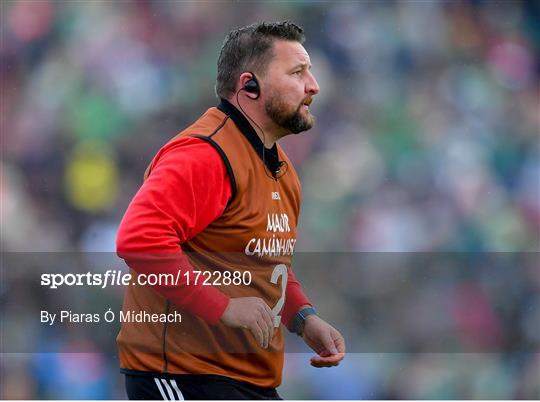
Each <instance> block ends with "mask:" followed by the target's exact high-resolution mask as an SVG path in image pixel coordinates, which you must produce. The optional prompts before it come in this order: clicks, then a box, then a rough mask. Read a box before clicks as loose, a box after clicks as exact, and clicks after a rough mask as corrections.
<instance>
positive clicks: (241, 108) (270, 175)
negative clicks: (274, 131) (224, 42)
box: [236, 87, 289, 180]
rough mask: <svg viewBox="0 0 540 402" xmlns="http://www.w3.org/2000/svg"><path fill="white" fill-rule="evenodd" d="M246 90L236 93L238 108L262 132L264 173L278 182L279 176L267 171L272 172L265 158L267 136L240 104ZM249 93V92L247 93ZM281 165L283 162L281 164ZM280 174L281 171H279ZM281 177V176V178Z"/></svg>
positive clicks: (241, 89) (242, 89)
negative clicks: (240, 96)
mask: <svg viewBox="0 0 540 402" xmlns="http://www.w3.org/2000/svg"><path fill="white" fill-rule="evenodd" d="M245 90H246V89H245V88H244V87H242V88H240V89H239V90H238V91H237V92H236V103H237V104H238V106H239V107H240V110H241V111H242V113H244V114H245V115H246V116H247V118H248V119H249V120H250V121H251V122H252V123H253V124H254V125H255V126H256V127H257V128H258V129H259V130H261V133H262V137H263V140H262V145H263V149H262V160H263V166H264V173H266V176H268V177H269V178H271V179H272V180H277V179H278V177H277V176H274V175H273V174H272V172H270V174H268V171H267V170H270V169H268V168H267V166H266V160H265V158H264V151H265V148H266V146H265V145H264V142H265V136H264V130H263V129H262V128H261V126H259V125H258V124H257V123H256V122H255V120H253V119H252V118H251V117H250V116H249V114H247V113H246V111H245V110H244V108H243V107H242V105H241V104H240V100H239V98H238V95H240V91H245ZM246 92H247V91H246ZM283 162H284V163H285V164H286V165H287V162H285V161H283ZM280 163H281V162H280ZM288 168H289V165H287V170H288ZM278 172H279V170H278ZM280 177H281V176H280Z"/></svg>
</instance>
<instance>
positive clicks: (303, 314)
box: [291, 307, 317, 336]
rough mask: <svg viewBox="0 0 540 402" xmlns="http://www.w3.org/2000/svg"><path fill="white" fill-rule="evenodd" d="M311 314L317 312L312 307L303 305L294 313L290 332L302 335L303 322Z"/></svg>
mask: <svg viewBox="0 0 540 402" xmlns="http://www.w3.org/2000/svg"><path fill="white" fill-rule="evenodd" d="M313 314H315V315H317V312H316V311H315V309H314V308H313V307H304V308H303V309H301V310H300V311H299V312H298V313H296V315H295V316H294V318H293V321H292V325H291V332H293V333H295V334H297V335H298V336H302V335H303V333H304V324H305V321H306V318H307V317H308V316H310V315H313Z"/></svg>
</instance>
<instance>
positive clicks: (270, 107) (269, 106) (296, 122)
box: [264, 95, 315, 134]
mask: <svg viewBox="0 0 540 402" xmlns="http://www.w3.org/2000/svg"><path fill="white" fill-rule="evenodd" d="M302 106H304V103H303V102H302V103H301V104H300V105H299V106H298V107H297V108H296V109H295V110H292V111H291V107H290V106H288V105H287V104H286V103H285V102H284V101H283V100H282V99H280V98H279V97H278V96H275V95H273V96H271V97H270V98H268V99H267V100H266V102H265V104H264V108H265V110H266V113H267V114H268V116H269V117H270V118H271V119H272V121H273V122H274V123H276V124H277V125H278V126H280V127H283V128H284V129H286V130H289V131H290V132H291V133H293V134H298V133H301V132H302V131H306V130H309V129H310V128H312V127H313V126H314V125H315V117H313V115H312V114H311V113H310V112H309V110H308V111H307V114H302V112H301V109H302Z"/></svg>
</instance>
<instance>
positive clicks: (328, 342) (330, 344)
mask: <svg viewBox="0 0 540 402" xmlns="http://www.w3.org/2000/svg"><path fill="white" fill-rule="evenodd" d="M323 346H324V348H325V349H326V350H327V351H329V352H330V354H333V355H335V354H337V353H338V350H337V348H336V345H335V344H334V340H333V339H332V336H331V335H330V334H327V335H326V336H325V337H324V342H323Z"/></svg>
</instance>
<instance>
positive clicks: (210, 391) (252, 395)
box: [126, 373, 281, 401]
mask: <svg viewBox="0 0 540 402" xmlns="http://www.w3.org/2000/svg"><path fill="white" fill-rule="evenodd" d="M126 391H127V396H128V398H129V399H136V400H140V399H154V400H156V399H161V400H171V401H174V400H177V401H178V400H184V399H186V400H187V399H237V400H238V399H281V398H280V396H279V395H278V393H277V391H276V389H275V388H261V387H257V386H256V385H252V384H249V383H246V382H242V381H237V380H233V379H232V378H228V377H223V376H220V375H195V374H179V375H172V374H158V373H156V374H155V375H153V374H151V373H148V375H131V374H126Z"/></svg>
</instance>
